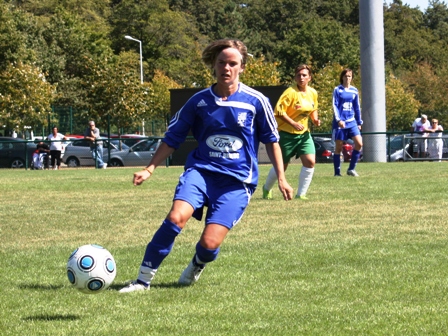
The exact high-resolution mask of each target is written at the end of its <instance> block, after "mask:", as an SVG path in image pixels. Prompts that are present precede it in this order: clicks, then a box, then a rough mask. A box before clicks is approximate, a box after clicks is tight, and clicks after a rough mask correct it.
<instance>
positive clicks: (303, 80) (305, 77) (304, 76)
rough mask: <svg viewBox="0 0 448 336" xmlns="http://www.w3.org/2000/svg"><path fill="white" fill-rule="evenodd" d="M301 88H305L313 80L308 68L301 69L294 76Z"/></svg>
mask: <svg viewBox="0 0 448 336" xmlns="http://www.w3.org/2000/svg"><path fill="white" fill-rule="evenodd" d="M294 79H295V80H296V83H297V86H298V87H299V89H305V88H306V86H307V85H308V83H309V82H310V80H311V76H310V73H309V71H308V70H307V69H302V70H300V71H299V72H298V73H297V74H296V76H295V77H294Z"/></svg>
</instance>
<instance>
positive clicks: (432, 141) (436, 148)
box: [428, 119, 443, 162]
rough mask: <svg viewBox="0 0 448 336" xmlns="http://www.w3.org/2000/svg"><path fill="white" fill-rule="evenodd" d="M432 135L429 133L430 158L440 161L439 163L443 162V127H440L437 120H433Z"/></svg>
mask: <svg viewBox="0 0 448 336" xmlns="http://www.w3.org/2000/svg"><path fill="white" fill-rule="evenodd" d="M429 131H430V132H431V133H429V144H428V150H429V157H430V158H431V159H439V162H440V161H442V155H443V140H442V134H443V133H442V132H443V127H442V125H439V121H438V120H437V119H432V120H431V128H430V129H429Z"/></svg>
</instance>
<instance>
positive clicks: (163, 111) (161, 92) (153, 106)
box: [145, 70, 181, 128]
mask: <svg viewBox="0 0 448 336" xmlns="http://www.w3.org/2000/svg"><path fill="white" fill-rule="evenodd" d="M150 86H151V93H150V97H149V102H148V105H149V113H147V114H146V116H145V119H146V120H152V121H157V122H158V123H159V124H161V125H164V126H165V127H164V128H166V126H167V121H168V120H169V117H170V115H171V112H170V89H180V88H181V86H180V85H179V84H177V83H176V82H175V81H173V80H172V79H171V78H169V77H167V76H166V75H165V74H164V73H163V72H161V71H160V70H156V72H155V74H154V77H153V79H152V81H151V83H150Z"/></svg>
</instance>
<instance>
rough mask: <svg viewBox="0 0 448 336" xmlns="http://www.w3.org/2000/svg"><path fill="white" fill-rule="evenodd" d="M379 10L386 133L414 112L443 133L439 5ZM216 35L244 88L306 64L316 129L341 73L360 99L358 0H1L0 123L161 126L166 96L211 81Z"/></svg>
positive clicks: (444, 35)
mask: <svg viewBox="0 0 448 336" xmlns="http://www.w3.org/2000/svg"><path fill="white" fill-rule="evenodd" d="M383 11H384V45H385V65H386V105H387V106H386V120H387V129H388V130H397V131H400V130H408V129H409V126H410V125H411V124H412V121H413V120H414V118H416V117H417V116H418V115H419V114H421V113H425V114H427V115H428V116H429V117H430V118H433V117H434V118H438V119H439V120H440V123H441V124H443V125H446V126H447V127H448V113H446V112H447V111H448V48H447V47H448V7H447V4H446V3H445V2H444V1H439V0H430V2H429V7H428V8H411V7H409V6H408V5H404V4H403V2H402V1H401V0H394V1H393V3H391V4H386V3H384V4H383ZM125 35H129V36H132V37H133V38H134V39H136V40H139V41H141V43H142V59H143V77H144V82H143V84H142V83H141V82H140V58H139V56H140V55H139V44H138V43H137V42H135V41H132V40H129V39H125V38H124V36H125ZM218 38H236V39H240V40H242V41H243V42H244V43H245V44H246V45H247V47H248V50H249V52H250V54H251V55H253V57H251V58H250V60H249V63H248V65H247V69H246V71H245V72H244V74H243V75H242V78H241V80H242V81H243V82H244V83H246V84H248V85H252V86H259V85H285V86H287V85H290V83H291V81H292V75H293V73H292V72H293V69H294V67H295V66H297V65H298V64H300V63H307V64H309V65H311V66H312V68H313V72H314V76H313V81H312V86H314V87H315V88H316V89H317V91H318V93H319V106H320V108H319V112H320V116H321V119H322V120H323V126H322V127H321V128H320V131H322V132H325V131H329V130H330V128H331V126H330V125H331V118H332V108H331V98H332V91H333V88H334V87H335V86H336V85H337V84H338V77H339V73H340V71H341V70H342V69H343V68H345V67H349V68H351V69H353V70H354V75H355V80H354V85H355V86H357V87H358V88H359V89H360V91H361V99H362V87H361V84H360V83H361V81H360V78H361V76H362V74H361V73H360V70H359V69H360V43H359V1H358V0H302V1H296V0H282V1H268V0H248V1H245V2H238V1H233V0H201V1H196V0H157V1H154V0H138V1H137V0H3V2H2V3H0V59H1V60H2V62H1V63H0V127H1V128H3V129H5V130H12V129H14V128H16V127H18V128H19V129H21V128H23V126H25V125H31V126H33V125H44V124H46V123H48V121H47V120H48V114H49V113H51V111H52V110H51V107H52V106H70V107H72V108H73V109H74V111H76V116H75V117H76V118H78V119H79V120H86V119H94V120H96V121H97V124H98V125H100V126H102V127H104V126H105V124H106V120H109V121H110V122H111V123H112V124H113V125H115V127H117V128H124V129H132V128H134V129H135V128H136V127H137V126H138V125H139V124H140V122H141V120H143V119H144V120H146V121H151V120H152V121H160V122H165V121H166V120H167V118H169V114H170V108H169V105H170V91H169V90H170V89H175V88H191V87H205V86H208V85H210V84H211V83H213V77H212V76H211V72H210V69H207V68H206V67H205V66H204V65H203V63H202V61H201V52H202V50H203V48H204V47H205V45H207V44H208V43H209V42H210V41H211V40H215V39H218ZM272 103H273V104H275V102H272ZM48 126H49V125H48Z"/></svg>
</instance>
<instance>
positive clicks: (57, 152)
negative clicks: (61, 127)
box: [47, 126, 68, 170]
mask: <svg viewBox="0 0 448 336" xmlns="http://www.w3.org/2000/svg"><path fill="white" fill-rule="evenodd" d="M47 139H48V140H50V141H51V143H50V157H51V166H52V167H53V170H58V169H61V151H62V146H63V143H62V141H63V140H68V138H67V137H66V136H65V135H63V134H61V133H58V128H57V127H56V126H54V127H53V129H52V133H51V134H50V135H49V136H48V137H47Z"/></svg>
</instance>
